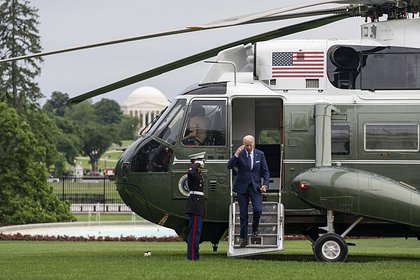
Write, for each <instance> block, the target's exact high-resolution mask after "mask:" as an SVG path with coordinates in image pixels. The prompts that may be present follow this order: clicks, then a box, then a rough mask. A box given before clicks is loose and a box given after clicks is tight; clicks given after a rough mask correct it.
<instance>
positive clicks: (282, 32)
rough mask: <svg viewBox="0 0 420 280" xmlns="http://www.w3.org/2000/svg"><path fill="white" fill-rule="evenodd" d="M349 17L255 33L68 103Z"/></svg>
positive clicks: (71, 99)
mask: <svg viewBox="0 0 420 280" xmlns="http://www.w3.org/2000/svg"><path fill="white" fill-rule="evenodd" d="M347 17H349V15H346V14H343V15H334V16H329V17H325V18H321V19H316V20H311V21H307V22H304V23H299V24H295V25H291V26H287V27H283V28H280V29H276V30H274V31H270V32H266V33H263V34H259V35H255V36H252V37H248V38H246V39H241V40H238V41H235V42H231V43H229V44H226V45H223V46H219V47H216V48H213V49H210V50H207V51H204V52H201V53H198V54H195V55H192V56H189V57H186V58H183V59H180V60H177V61H174V62H171V63H168V64H165V65H162V66H160V67H157V68H154V69H151V70H149V71H146V72H143V73H140V74H137V75H135V76H132V77H129V78H126V79H123V80H120V81H118V82H115V83H112V84H109V85H106V86H104V87H101V88H98V89H95V90H92V91H90V92H87V93H84V94H82V95H79V96H76V97H73V98H70V99H69V100H68V101H67V103H68V104H77V103H80V102H82V101H84V100H86V99H88V98H91V97H95V96H97V95H101V94H104V93H107V92H110V91H113V90H116V89H119V88H122V87H125V86H128V85H131V84H134V83H137V82H140V81H143V80H146V79H149V78H153V77H155V76H158V75H160V74H163V73H166V72H169V71H172V70H175V69H178V68H181V67H184V66H187V65H189V64H193V63H195V62H199V61H202V60H204V59H207V58H210V57H213V56H216V55H217V54H218V53H219V52H220V51H222V50H224V49H227V48H231V47H234V46H237V45H242V44H249V43H255V42H258V41H267V40H271V39H275V38H279V37H283V36H286V35H290V34H294V33H297V32H301V31H305V30H309V29H313V28H317V27H321V26H323V25H327V24H330V23H332V22H335V21H339V20H342V19H344V18H347Z"/></svg>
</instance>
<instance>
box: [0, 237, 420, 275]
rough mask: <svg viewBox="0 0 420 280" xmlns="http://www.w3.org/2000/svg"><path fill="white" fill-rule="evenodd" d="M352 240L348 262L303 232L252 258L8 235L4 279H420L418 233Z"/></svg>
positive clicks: (3, 247)
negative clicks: (189, 256) (316, 250)
mask: <svg viewBox="0 0 420 280" xmlns="http://www.w3.org/2000/svg"><path fill="white" fill-rule="evenodd" d="M351 242H354V243H356V245H357V246H356V247H350V249H349V251H350V254H349V257H348V259H347V262H346V263H319V262H317V261H315V258H314V256H313V254H312V250H311V247H310V244H309V242H308V241H302V240H300V241H286V242H285V249H286V250H285V251H284V252H280V253H275V254H268V255H262V256H257V257H246V258H228V257H227V256H226V250H227V243H226V242H222V243H221V244H220V245H219V250H218V252H213V251H212V248H211V244H210V243H203V244H201V248H200V252H201V259H200V261H197V262H190V261H187V260H186V243H184V242H60V241H48V242H44V241H38V242H36V241H34V242H32V241H0V271H1V273H0V279H265V280H266V279H305V280H307V279H419V273H420V243H419V241H417V240H416V239H409V240H405V239H366V240H363V239H356V240H351ZM148 250H150V251H151V252H152V255H151V256H150V257H144V255H143V254H144V251H148Z"/></svg>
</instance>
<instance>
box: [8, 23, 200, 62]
mask: <svg viewBox="0 0 420 280" xmlns="http://www.w3.org/2000/svg"><path fill="white" fill-rule="evenodd" d="M194 31H199V29H198V30H194V29H188V28H183V29H178V30H172V31H165V32H161V33H152V34H147V35H142V36H138V37H130V38H124V39H119V40H113V41H106V42H102V43H95V44H90V45H84V46H78V47H72V48H66V49H60V50H55V51H49V52H40V53H33V54H28V55H22V56H17V57H12V58H7V59H3V60H0V63H3V62H10V61H15V60H22V59H28V58H34V57H39V56H48V55H53V54H59V53H66V52H73V51H79V50H84V49H91V48H97V47H103V46H108V45H115V44H121V43H127V42H132V41H139V40H145V39H151V38H156V37H163V36H170V35H175V34H181V33H187V32H194Z"/></svg>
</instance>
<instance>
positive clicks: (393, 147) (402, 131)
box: [365, 124, 419, 152]
mask: <svg viewBox="0 0 420 280" xmlns="http://www.w3.org/2000/svg"><path fill="white" fill-rule="evenodd" d="M365 150H366V151H413V152H417V151H418V150H419V126H418V125H417V124H366V125H365Z"/></svg>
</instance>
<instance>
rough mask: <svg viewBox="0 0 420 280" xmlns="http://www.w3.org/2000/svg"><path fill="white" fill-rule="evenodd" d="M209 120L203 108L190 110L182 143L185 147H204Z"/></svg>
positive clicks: (197, 107)
mask: <svg viewBox="0 0 420 280" xmlns="http://www.w3.org/2000/svg"><path fill="white" fill-rule="evenodd" d="M209 127H210V120H209V119H208V118H207V117H206V116H205V109H204V108H203V106H194V105H193V107H192V109H191V114H190V120H189V123H188V129H187V130H186V134H185V136H184V137H183V138H182V142H183V143H184V144H185V145H205V142H206V138H207V132H208V130H209Z"/></svg>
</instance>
